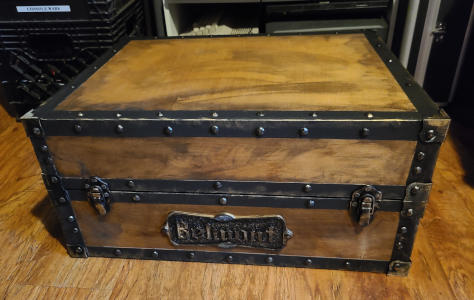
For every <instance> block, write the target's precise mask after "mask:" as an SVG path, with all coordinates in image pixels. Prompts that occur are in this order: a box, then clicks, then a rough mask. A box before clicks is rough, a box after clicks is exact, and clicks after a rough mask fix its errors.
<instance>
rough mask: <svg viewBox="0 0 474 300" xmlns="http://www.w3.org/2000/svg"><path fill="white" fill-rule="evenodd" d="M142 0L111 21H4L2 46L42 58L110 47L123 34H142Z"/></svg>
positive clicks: (63, 57)
mask: <svg viewBox="0 0 474 300" xmlns="http://www.w3.org/2000/svg"><path fill="white" fill-rule="evenodd" d="M143 22H144V12H143V6H142V3H141V1H134V2H128V4H127V5H126V6H124V7H122V9H121V10H120V11H119V12H118V14H117V15H115V16H114V17H112V18H110V19H107V20H99V19H91V20H72V21H63V20H55V21H31V22H20V21H8V22H1V21H0V49H1V50H7V51H18V52H21V53H23V54H24V55H25V56H27V57H29V58H31V59H35V60H38V61H57V60H74V59H75V58H76V57H77V56H78V54H79V53H80V52H81V51H82V50H85V49H98V48H109V47H111V46H112V45H113V44H115V43H116V42H117V41H118V40H119V39H120V38H122V37H123V36H130V35H140V34H141V31H142V28H143Z"/></svg>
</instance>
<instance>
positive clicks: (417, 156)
mask: <svg viewBox="0 0 474 300" xmlns="http://www.w3.org/2000/svg"><path fill="white" fill-rule="evenodd" d="M425 156H426V154H425V152H421V151H420V152H418V153H417V154H416V159H417V160H418V161H422V160H423V159H425Z"/></svg>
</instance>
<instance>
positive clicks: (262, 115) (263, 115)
mask: <svg viewBox="0 0 474 300" xmlns="http://www.w3.org/2000/svg"><path fill="white" fill-rule="evenodd" d="M257 116H259V117H265V114H264V113H263V112H261V111H259V112H258V113H257Z"/></svg>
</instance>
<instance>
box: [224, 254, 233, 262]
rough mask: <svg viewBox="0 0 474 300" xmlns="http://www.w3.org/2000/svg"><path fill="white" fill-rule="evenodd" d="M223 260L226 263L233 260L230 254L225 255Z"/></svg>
mask: <svg viewBox="0 0 474 300" xmlns="http://www.w3.org/2000/svg"><path fill="white" fill-rule="evenodd" d="M225 260H226V261H227V262H228V263H231V262H232V261H233V260H234V258H233V257H232V255H227V256H226V258H225Z"/></svg>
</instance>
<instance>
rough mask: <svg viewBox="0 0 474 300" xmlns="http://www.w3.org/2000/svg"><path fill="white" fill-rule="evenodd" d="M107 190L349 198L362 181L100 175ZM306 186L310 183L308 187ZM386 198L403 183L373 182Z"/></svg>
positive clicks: (80, 184)
mask: <svg viewBox="0 0 474 300" xmlns="http://www.w3.org/2000/svg"><path fill="white" fill-rule="evenodd" d="M102 179H103V180H104V181H106V182H107V183H108V184H109V186H110V190H112V191H115V192H119V191H124V192H127V191H129V192H172V193H182V192H192V193H210V194H244V195H251V194H255V195H264V196H265V195H280V196H301V197H321V198H346V199H350V198H351V195H352V192H354V191H355V190H356V189H358V188H360V187H361V186H363V184H360V185H358V184H314V183H311V182H265V181H230V180H220V181H216V180H156V179H115V178H102ZM62 182H63V184H64V188H65V189H67V190H70V192H72V190H85V188H84V186H85V185H86V184H87V183H88V179H87V178H75V177H63V178H62ZM308 186H309V187H308ZM374 187H375V188H377V189H378V190H380V191H381V192H382V193H383V196H384V198H385V199H394V200H401V199H403V198H404V197H405V188H406V187H405V186H398V185H393V186H392V185H375V186H374Z"/></svg>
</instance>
